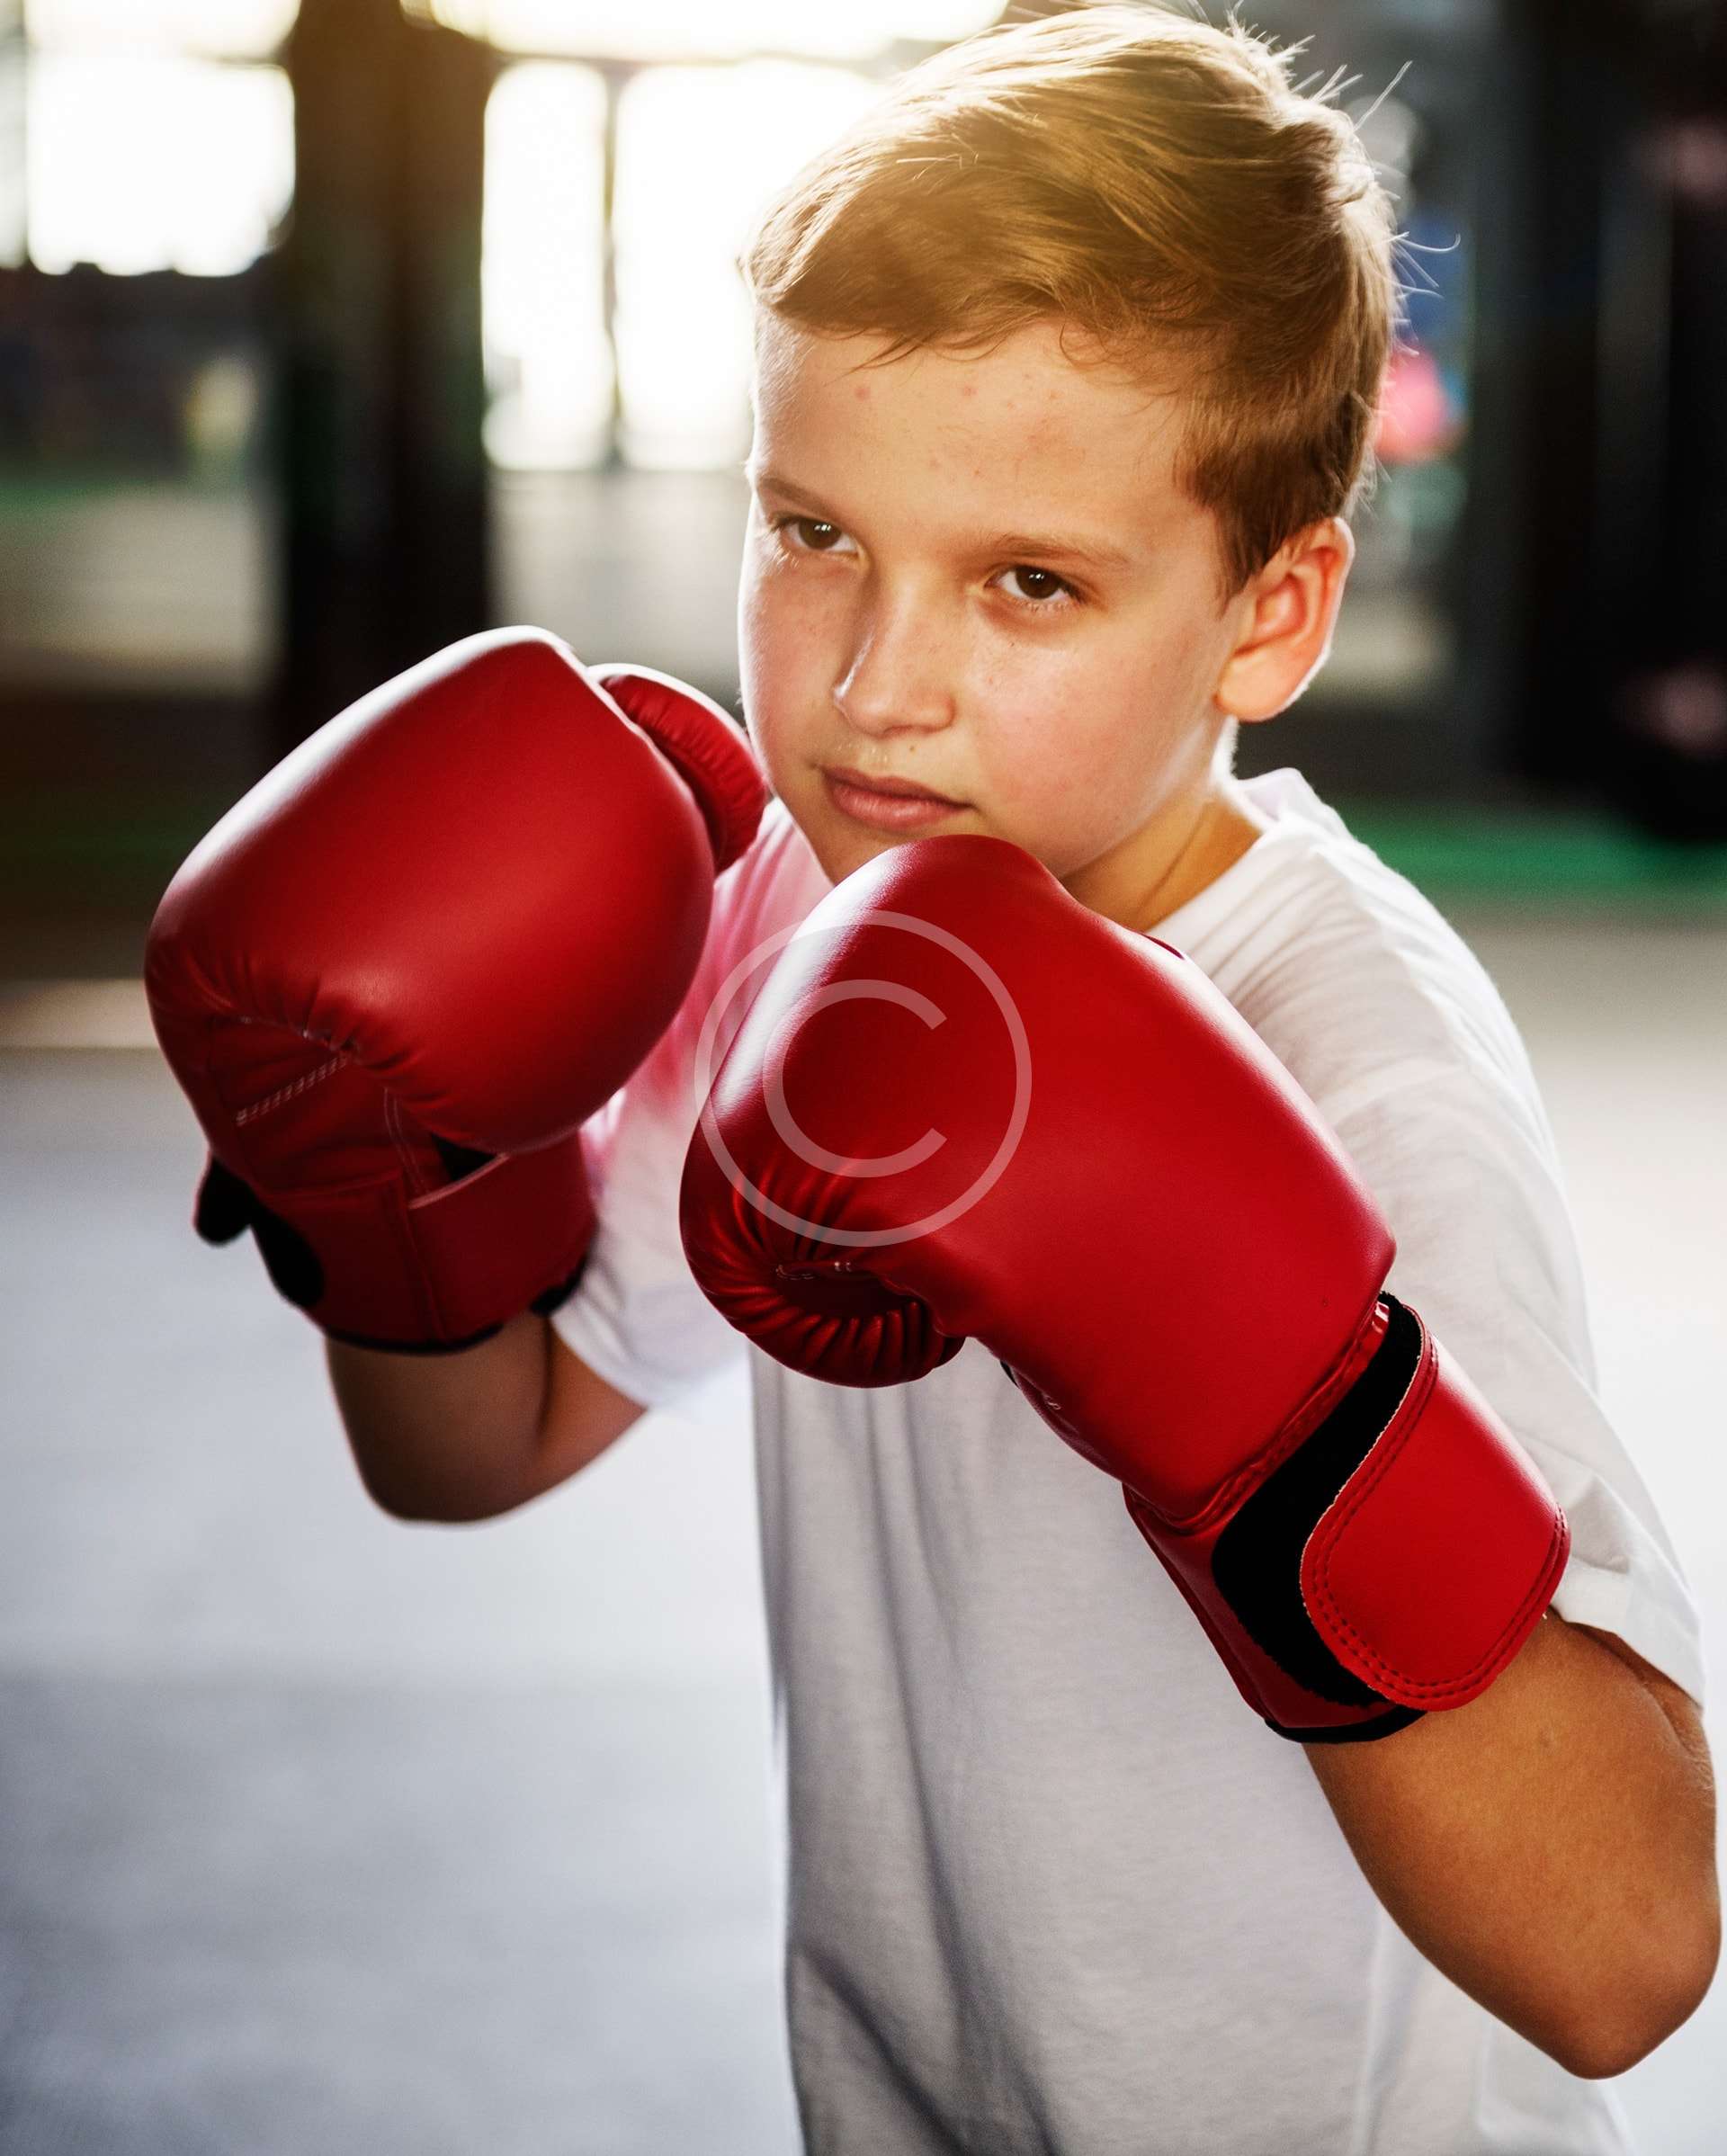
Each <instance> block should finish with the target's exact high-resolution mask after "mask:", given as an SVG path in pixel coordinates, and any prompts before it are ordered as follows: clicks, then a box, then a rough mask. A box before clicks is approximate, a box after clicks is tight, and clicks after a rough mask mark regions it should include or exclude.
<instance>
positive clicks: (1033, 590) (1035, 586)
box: [1001, 561, 1074, 611]
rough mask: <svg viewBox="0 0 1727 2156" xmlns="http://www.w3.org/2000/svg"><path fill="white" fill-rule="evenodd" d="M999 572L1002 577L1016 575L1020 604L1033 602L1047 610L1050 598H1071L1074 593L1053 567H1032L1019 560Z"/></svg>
mask: <svg viewBox="0 0 1727 2156" xmlns="http://www.w3.org/2000/svg"><path fill="white" fill-rule="evenodd" d="M1001 573H1002V575H1003V576H1004V577H1018V579H1019V597H1020V603H1021V604H1022V605H1023V604H1028V603H1030V604H1036V605H1038V606H1042V607H1043V608H1044V609H1045V610H1046V611H1047V609H1048V608H1049V605H1050V602H1051V600H1054V599H1057V598H1062V599H1071V598H1072V597H1073V596H1074V591H1073V586H1071V585H1070V584H1066V583H1064V582H1063V581H1062V579H1061V578H1060V577H1058V576H1057V575H1056V573H1055V571H1054V570H1053V569H1034V568H1032V567H1031V566H1030V565H1029V563H1026V562H1023V561H1021V562H1016V563H1015V565H1014V567H1013V568H1010V569H1004V570H1003V571H1002V572H1001ZM1008 596H1009V597H1010V598H1011V597H1012V596H1014V595H1013V594H1012V593H1009V595H1008Z"/></svg>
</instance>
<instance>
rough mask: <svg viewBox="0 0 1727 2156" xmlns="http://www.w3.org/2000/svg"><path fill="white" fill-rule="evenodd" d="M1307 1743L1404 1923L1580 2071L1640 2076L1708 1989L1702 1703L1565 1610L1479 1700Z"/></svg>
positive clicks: (1715, 1951)
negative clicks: (1390, 1731)
mask: <svg viewBox="0 0 1727 2156" xmlns="http://www.w3.org/2000/svg"><path fill="white" fill-rule="evenodd" d="M1305 1749H1306V1751H1307V1756H1308V1758H1310V1759H1311V1762H1312V1765H1313V1771H1314V1773H1315V1774H1316V1775H1317V1776H1318V1777H1319V1781H1320V1787H1321V1788H1322V1789H1323V1790H1324V1792H1325V1794H1326V1797H1327V1800H1328V1802H1329V1803H1330V1806H1331V1809H1332V1811H1333V1812H1334V1813H1335V1814H1336V1816H1337V1820H1338V1825H1339V1826H1340V1827H1341V1828H1342V1829H1343V1832H1344V1835H1345V1837H1346V1838H1347V1841H1348V1843H1349V1847H1350V1848H1351V1849H1352V1850H1353V1851H1354V1853H1355V1856H1356V1861H1357V1862H1358V1863H1359V1864H1360V1865H1361V1868H1362V1870H1363V1872H1364V1873H1365V1874H1366V1877H1367V1880H1368V1883H1370V1884H1371V1885H1372V1887H1373V1889H1374V1892H1375V1893H1376V1894H1377V1895H1378V1896H1379V1899H1380V1900H1381V1901H1382V1903H1383V1904H1384V1906H1385V1908H1386V1910H1388V1911H1389V1912H1390V1914H1391V1917H1392V1918H1394V1919H1395V1920H1396V1922H1397V1923H1398V1925H1399V1927H1400V1928H1401V1929H1402V1930H1403V1931H1404V1932H1405V1933H1406V1934H1407V1935H1408V1937H1409V1938H1410V1939H1411V1940H1412V1941H1413V1942H1414V1944H1415V1945H1416V1946H1418V1948H1419V1949H1420V1951H1421V1952H1422V1953H1423V1954H1424V1955H1426V1956H1427V1959H1428V1960H1429V1961H1430V1962H1432V1963H1433V1964H1435V1966H1436V1967H1437V1968H1438V1969H1440V1970H1441V1971H1443V1973H1445V1975H1446V1976H1448V1977H1449V1978H1450V1979H1451V1981H1452V1982H1454V1983H1455V1984H1456V1985H1458V1986H1459V1987H1460V1989H1462V1990H1464V1991H1467V1992H1468V1993H1469V1995H1470V1997H1471V1998H1472V1999H1476V2000H1478V2001H1479V2002H1480V2003H1481V2005H1482V2006H1484V2007H1486V2008H1487V2009H1488V2010H1489V2012H1490V2013H1492V2014H1495V2015H1497V2016H1498V2017H1499V2019H1500V2020H1501V2021H1504V2022H1507V2023H1508V2025H1509V2026H1511V2027H1512V2028H1514V2029H1516V2030H1517V2033H1518V2034H1519V2035H1522V2036H1525V2037H1526V2038H1527V2039H1528V2041H1529V2042H1530V2043H1532V2044H1535V2045H1537V2046H1538V2047H1539V2048H1540V2049H1541V2050H1542V2051H1544V2052H1545V2053H1548V2055H1549V2056H1550V2057H1552V2058H1553V2059H1555V2060H1557V2061H1558V2062H1559V2063H1560V2064H1561V2066H1563V2067H1565V2068H1566V2069H1567V2070H1568V2071H1570V2072H1572V2073H1575V2074H1581V2075H1584V2076H1586V2077H1588V2078H1589V2079H1591V2080H1594V2079H1599V2078H1601V2077H1604V2076H1606V2075H1609V2074H1616V2073H1623V2072H1624V2071H1626V2069H1627V2068H1629V2067H1632V2066H1634V2065H1635V2064H1636V2063H1637V2062H1638V2061H1639V2060H1640V2059H1642V2058H1644V2057H1646V2056H1647V2055H1648V2053H1650V2052H1651V2051H1652V2050H1654V2048H1655V2047H1656V2045H1657V2044H1660V2043H1661V2042H1662V2041H1663V2040H1664V2039H1665V2038H1666V2037H1668V2036H1669V2035H1671V2034H1672V2033H1673V2031H1674V2030H1675V2029H1676V2028H1678V2026H1680V2024H1681V2023H1682V2022H1684V2021H1685V2020H1687V2018H1688V2017H1689V2016H1690V2015H1691V2014H1692V2012H1693V2011H1694V2010H1695V2009H1696V2006H1697V2005H1698V2003H1699V2001H1700V2000H1701V1999H1702V1998H1703V1996H1704V1994H1705V1992H1706V1991H1707V1990H1708V1989H1709V1984H1710V1981H1711V1979H1712V1977H1713V1976H1714V1970H1715V1964H1716V1961H1717V1958H1718V1956H1719V1954H1720V1950H1721V1904H1720V1895H1719V1890H1718V1885H1717V1880H1716V1874H1715V1848H1714V1843H1715V1800H1714V1777H1713V1774H1712V1771H1711V1767H1710V1759H1709V1749H1708V1745H1707V1743H1706V1741H1705V1738H1704V1734H1703V1728H1702V1723H1701V1721H1700V1719H1699V1717H1698V1713H1697V1710H1696V1704H1694V1702H1693V1701H1692V1699H1691V1698H1690V1696H1689V1695H1688V1694H1687V1693H1685V1692H1683V1691H1681V1690H1680V1688H1679V1687H1678V1686H1677V1685H1675V1684H1673V1683H1672V1682H1671V1681H1670V1680H1669V1678H1667V1677H1663V1676H1662V1675H1661V1673H1660V1671H1659V1670H1657V1669H1654V1668H1651V1666H1650V1664H1649V1663H1647V1662H1646V1661H1644V1660H1643V1659H1642V1657H1641V1656H1639V1655H1637V1654H1636V1653H1634V1652H1633V1651H1632V1649H1630V1648H1629V1647H1626V1646H1625V1645H1624V1643H1623V1642H1621V1641H1619V1640H1618V1639H1616V1638H1615V1637H1614V1636H1613V1635H1612V1634H1610V1633H1602V1632H1597V1630H1596V1629H1595V1627H1593V1626H1592V1625H1576V1624H1568V1623H1567V1622H1566V1621H1565V1619H1564V1618H1563V1617H1561V1615H1559V1614H1558V1612H1557V1611H1556V1610H1553V1609H1549V1610H1548V1611H1547V1613H1546V1615H1545V1616H1544V1618H1543V1620H1542V1622H1541V1623H1540V1624H1538V1625H1537V1626H1536V1628H1535V1631H1534V1633H1531V1634H1530V1637H1529V1639H1528V1641H1527V1642H1526V1644H1525V1645H1524V1647H1523V1649H1522V1651H1521V1652H1520V1653H1519V1654H1518V1655H1517V1658H1516V1659H1515V1660H1514V1661H1513V1662H1512V1663H1511V1664H1510V1666H1509V1667H1508V1668H1507V1669H1506V1670H1505V1671H1504V1672H1503V1674H1502V1675H1501V1676H1500V1677H1499V1679H1498V1681H1497V1682H1496V1683H1494V1684H1493V1685H1491V1686H1489V1688H1488V1689H1487V1691H1485V1692H1484V1693H1482V1694H1481V1696H1480V1697H1479V1698H1478V1699H1474V1700H1472V1701H1471V1702H1470V1704H1468V1705H1467V1706H1463V1707H1459V1708H1457V1709H1455V1710H1454V1712H1452V1713H1445V1714H1427V1715H1424V1716H1423V1717H1422V1718H1421V1719H1420V1720H1419V1721H1418V1722H1413V1723H1411V1724H1410V1726H1409V1728H1407V1729H1404V1730H1400V1731H1398V1732H1397V1733H1396V1734H1395V1735H1393V1736H1391V1737H1387V1738H1383V1739H1382V1740H1380V1741H1379V1742H1378V1743H1376V1744H1342V1745H1338V1744H1310V1745H1308V1746H1307V1747H1306V1748H1305Z"/></svg>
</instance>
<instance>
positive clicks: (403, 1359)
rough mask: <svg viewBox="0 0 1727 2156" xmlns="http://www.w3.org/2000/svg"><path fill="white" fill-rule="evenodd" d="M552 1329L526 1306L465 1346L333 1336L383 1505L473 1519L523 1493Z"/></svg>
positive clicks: (341, 1400)
mask: <svg viewBox="0 0 1727 2156" xmlns="http://www.w3.org/2000/svg"><path fill="white" fill-rule="evenodd" d="M325 1346H326V1358H327V1363H328V1366H329V1373H330V1383H331V1385H332V1387H333V1388H334V1390H335V1393H336V1405H337V1407H338V1408H339V1409H341V1412H342V1419H343V1422H344V1423H345V1426H346V1428H347V1433H348V1441H349V1443H350V1444H351V1445H352V1446H353V1456H354V1461H355V1463H356V1464H357V1466H358V1467H359V1470H360V1476H361V1480H362V1481H363V1482H364V1484H365V1486H366V1488H367V1490H369V1491H370V1492H371V1496H372V1498H374V1499H375V1500H376V1501H377V1503H378V1504H380V1506H382V1507H383V1508H384V1510H385V1511H387V1512H390V1513H394V1514H396V1515H397V1516H399V1517H401V1518H404V1519H424V1520H443V1521H457V1520H474V1519H481V1518H484V1517H486V1516H488V1515H489V1514H491V1513H494V1512H497V1511H500V1510H502V1509H505V1508H506V1507H507V1506H509V1505H511V1504H513V1503H515V1502H516V1501H517V1498H518V1497H519V1495H520V1492H521V1490H522V1486H523V1481H524V1479H525V1477H526V1476H527V1475H528V1473H529V1472H530V1467H531V1463H532V1458H533V1454H534V1451H535V1448H536V1446H537V1445H538V1442H539V1433H540V1425H541V1416H542V1414H543V1411H544V1407H545V1398H546V1373H547V1364H548V1357H549V1355H550V1327H549V1325H548V1323H547V1321H546V1320H545V1319H544V1318H542V1317H540V1316H538V1315H536V1313H535V1312H533V1311H523V1313H522V1314H521V1316H520V1317H517V1318H514V1319H512V1320H510V1322H509V1323H508V1324H507V1325H506V1326H505V1327H504V1328H503V1330H502V1331H501V1332H498V1333H496V1334H494V1336H493V1337H492V1338H490V1339H489V1340H483V1341H481V1343H480V1344H479V1346H477V1347H470V1348H465V1349H463V1350H462V1351H461V1353H460V1354H459V1355H389V1354H384V1353H380V1352H379V1351H377V1350H374V1349H371V1348H365V1347H350V1346H345V1344H344V1343H342V1342H340V1341H337V1340H329V1341H327V1342H326V1344H325Z"/></svg>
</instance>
